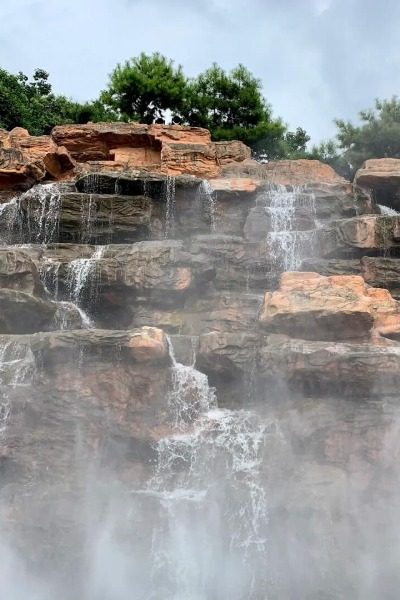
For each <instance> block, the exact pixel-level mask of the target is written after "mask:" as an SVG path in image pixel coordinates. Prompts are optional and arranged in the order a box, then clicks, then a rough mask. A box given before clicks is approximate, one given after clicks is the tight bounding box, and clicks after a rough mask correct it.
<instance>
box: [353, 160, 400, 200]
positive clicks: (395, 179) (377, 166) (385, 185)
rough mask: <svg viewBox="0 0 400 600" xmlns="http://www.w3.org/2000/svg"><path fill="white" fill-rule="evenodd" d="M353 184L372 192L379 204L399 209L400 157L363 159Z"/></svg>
mask: <svg viewBox="0 0 400 600" xmlns="http://www.w3.org/2000/svg"><path fill="white" fill-rule="evenodd" d="M354 184H355V185H356V186H360V187H362V188H365V189H367V190H370V191H371V192H373V195H374V197H375V199H376V201H377V202H378V203H379V204H383V205H385V206H389V207H391V208H394V209H396V210H400V159H398V158H373V159H370V160H367V161H365V163H364V164H363V166H362V167H361V169H359V170H358V171H357V173H356V175H355V177H354Z"/></svg>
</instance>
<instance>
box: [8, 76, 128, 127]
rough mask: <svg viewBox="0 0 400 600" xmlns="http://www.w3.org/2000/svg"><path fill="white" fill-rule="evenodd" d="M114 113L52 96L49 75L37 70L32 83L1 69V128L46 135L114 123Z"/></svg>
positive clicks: (91, 103)
mask: <svg viewBox="0 0 400 600" xmlns="http://www.w3.org/2000/svg"><path fill="white" fill-rule="evenodd" d="M115 118H116V115H115V113H113V112H111V111H109V110H107V109H106V108H105V107H104V106H103V104H102V103H101V102H100V101H99V100H96V101H94V102H88V103H86V104H79V103H78V102H73V101H71V100H69V99H68V98H66V97H65V96H57V95H55V94H53V92H52V88H51V84H50V82H49V75H48V73H47V72H46V71H44V70H43V69H36V71H35V72H34V74H33V78H32V81H29V78H28V77H27V76H26V75H24V74H23V73H19V74H18V75H13V74H11V73H8V72H7V71H5V70H4V69H0V127H2V128H4V129H8V130H10V129H13V127H25V128H26V129H28V131H29V132H30V133H31V134H32V135H42V134H47V133H49V132H50V131H51V129H52V128H53V127H54V126H55V125H59V124H62V123H85V122H87V121H89V120H90V121H101V120H104V121H106V120H115Z"/></svg>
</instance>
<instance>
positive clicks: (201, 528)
mask: <svg viewBox="0 0 400 600" xmlns="http://www.w3.org/2000/svg"><path fill="white" fill-rule="evenodd" d="M170 350H171V359H172V367H171V371H172V390H171V392H170V394H169V398H168V405H169V408H170V410H171V411H172V420H173V423H174V427H175V430H176V431H175V432H174V433H173V434H172V435H168V436H166V437H163V438H161V439H160V440H159V442H158V443H157V445H156V456H157V460H156V466H155V469H154V475H153V477H152V478H151V479H150V481H149V482H148V484H147V486H146V487H145V488H144V489H141V490H137V491H136V492H135V494H134V495H135V496H136V498H137V502H138V504H136V511H139V512H140V510H141V509H140V498H143V497H145V498H147V502H151V503H152V506H153V507H154V508H153V509H152V510H154V511H155V515H154V518H153V519H152V523H151V528H152V530H151V532H150V535H149V537H150V539H151V548H150V549H149V556H148V558H147V565H148V574H147V577H148V580H147V581H146V583H145V586H144V587H145V589H146V590H147V593H145V592H143V596H140V597H143V599H144V600H145V599H146V600H150V599H152V598H161V597H162V598H166V599H171V600H172V599H173V600H208V599H209V598H230V599H232V600H240V599H242V598H246V599H248V600H256V599H258V598H260V597H261V596H260V593H261V592H262V591H264V590H266V585H267V575H268V574H267V532H266V528H267V525H268V515H267V501H266V491H265V489H264V488H263V486H262V484H261V478H260V467H261V460H262V450H263V445H264V439H265V436H266V434H267V425H266V423H265V422H264V421H263V420H260V418H259V417H258V416H256V414H253V413H252V412H250V411H245V410H228V409H221V408H218V406H217V401H216V398H215V395H214V391H213V390H212V389H211V388H210V387H209V385H208V380H207V377H206V376H205V375H204V374H202V373H199V372H198V371H197V370H196V369H195V368H194V367H193V366H184V365H181V364H180V363H177V362H176V360H175V357H174V355H173V349H172V345H171V344H170ZM138 552H139V550H138ZM149 590H151V592H149Z"/></svg>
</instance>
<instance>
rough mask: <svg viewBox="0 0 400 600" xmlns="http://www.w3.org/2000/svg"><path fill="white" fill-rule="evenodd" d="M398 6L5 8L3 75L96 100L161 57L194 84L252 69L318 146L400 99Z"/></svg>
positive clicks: (298, 1) (318, 2)
mask: <svg viewBox="0 0 400 600" xmlns="http://www.w3.org/2000/svg"><path fill="white" fill-rule="evenodd" d="M399 36H400V0H0V52H1V61H0V66H1V67H3V68H5V69H7V70H9V71H11V72H18V71H23V72H24V73H26V74H27V75H31V74H32V73H33V71H34V69H35V68H37V67H40V68H43V69H45V70H47V71H48V72H49V73H50V80H51V83H52V84H53V89H54V91H55V92H56V93H60V94H64V95H66V96H68V97H71V98H73V99H75V100H80V101H84V100H90V99H94V98H95V97H96V96H97V95H98V93H99V92H100V90H101V89H104V87H105V86H106V84H107V80H108V75H109V73H110V72H111V71H112V70H113V68H114V67H115V65H116V64H117V63H118V62H124V61H125V60H126V59H128V58H130V57H133V56H137V55H138V54H139V53H140V52H142V51H144V52H147V53H151V52H154V51H159V52H161V53H162V54H165V55H166V56H167V57H168V58H171V59H173V60H174V61H175V62H176V63H177V64H181V65H182V66H183V68H184V71H185V73H186V74H187V75H188V76H195V75H197V74H198V73H200V72H201V71H203V70H205V69H206V68H208V67H209V66H210V65H211V64H212V63H213V62H217V63H218V64H219V65H221V66H222V67H223V68H225V69H227V70H229V69H231V68H233V67H235V66H236V65H237V64H238V63H243V64H244V65H245V66H246V67H248V69H250V71H251V72H252V73H253V74H254V75H256V76H257V77H258V78H259V79H260V80H261V81H262V84H263V91H264V95H265V97H266V99H267V101H268V102H269V103H270V104H271V105H272V109H273V114H274V116H280V117H282V119H283V120H284V121H285V123H287V124H288V126H289V128H290V129H295V128H296V127H298V126H300V127H303V128H305V129H306V130H307V131H308V133H309V134H310V135H311V137H312V141H313V142H315V143H318V142H320V141H322V140H325V139H328V138H330V137H332V136H333V135H334V134H335V130H336V128H335V125H334V122H333V120H334V118H344V119H351V120H353V121H354V120H356V118H357V114H358V112H359V111H360V110H363V109H366V108H369V107H372V106H373V103H374V99H375V98H377V97H378V98H389V97H391V96H393V95H397V94H399V95H400V43H399Z"/></svg>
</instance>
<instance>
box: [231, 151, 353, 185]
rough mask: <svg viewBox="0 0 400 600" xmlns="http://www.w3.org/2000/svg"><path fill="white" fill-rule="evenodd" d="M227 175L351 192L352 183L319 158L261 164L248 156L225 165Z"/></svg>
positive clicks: (280, 183)
mask: <svg viewBox="0 0 400 600" xmlns="http://www.w3.org/2000/svg"><path fill="white" fill-rule="evenodd" d="M222 171H223V174H224V176H226V177H229V176H232V177H234V176H236V177H246V176H248V177H253V178H255V179H260V180H264V181H269V182H271V183H275V184H279V185H307V184H316V183H324V184H328V185H329V184H330V185H332V186H335V187H339V188H341V189H344V191H347V192H351V191H352V187H351V184H350V183H349V182H348V181H346V180H345V179H343V177H340V176H339V175H338V174H337V173H336V172H335V171H334V170H333V169H332V167H330V166H329V165H327V164H325V163H322V162H320V161H319V160H306V159H299V160H277V161H270V162H268V163H266V164H260V163H258V162H256V161H255V160H249V159H248V158H247V159H245V160H243V161H242V162H236V163H235V162H233V163H231V164H227V165H224V166H223V169H222Z"/></svg>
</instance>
